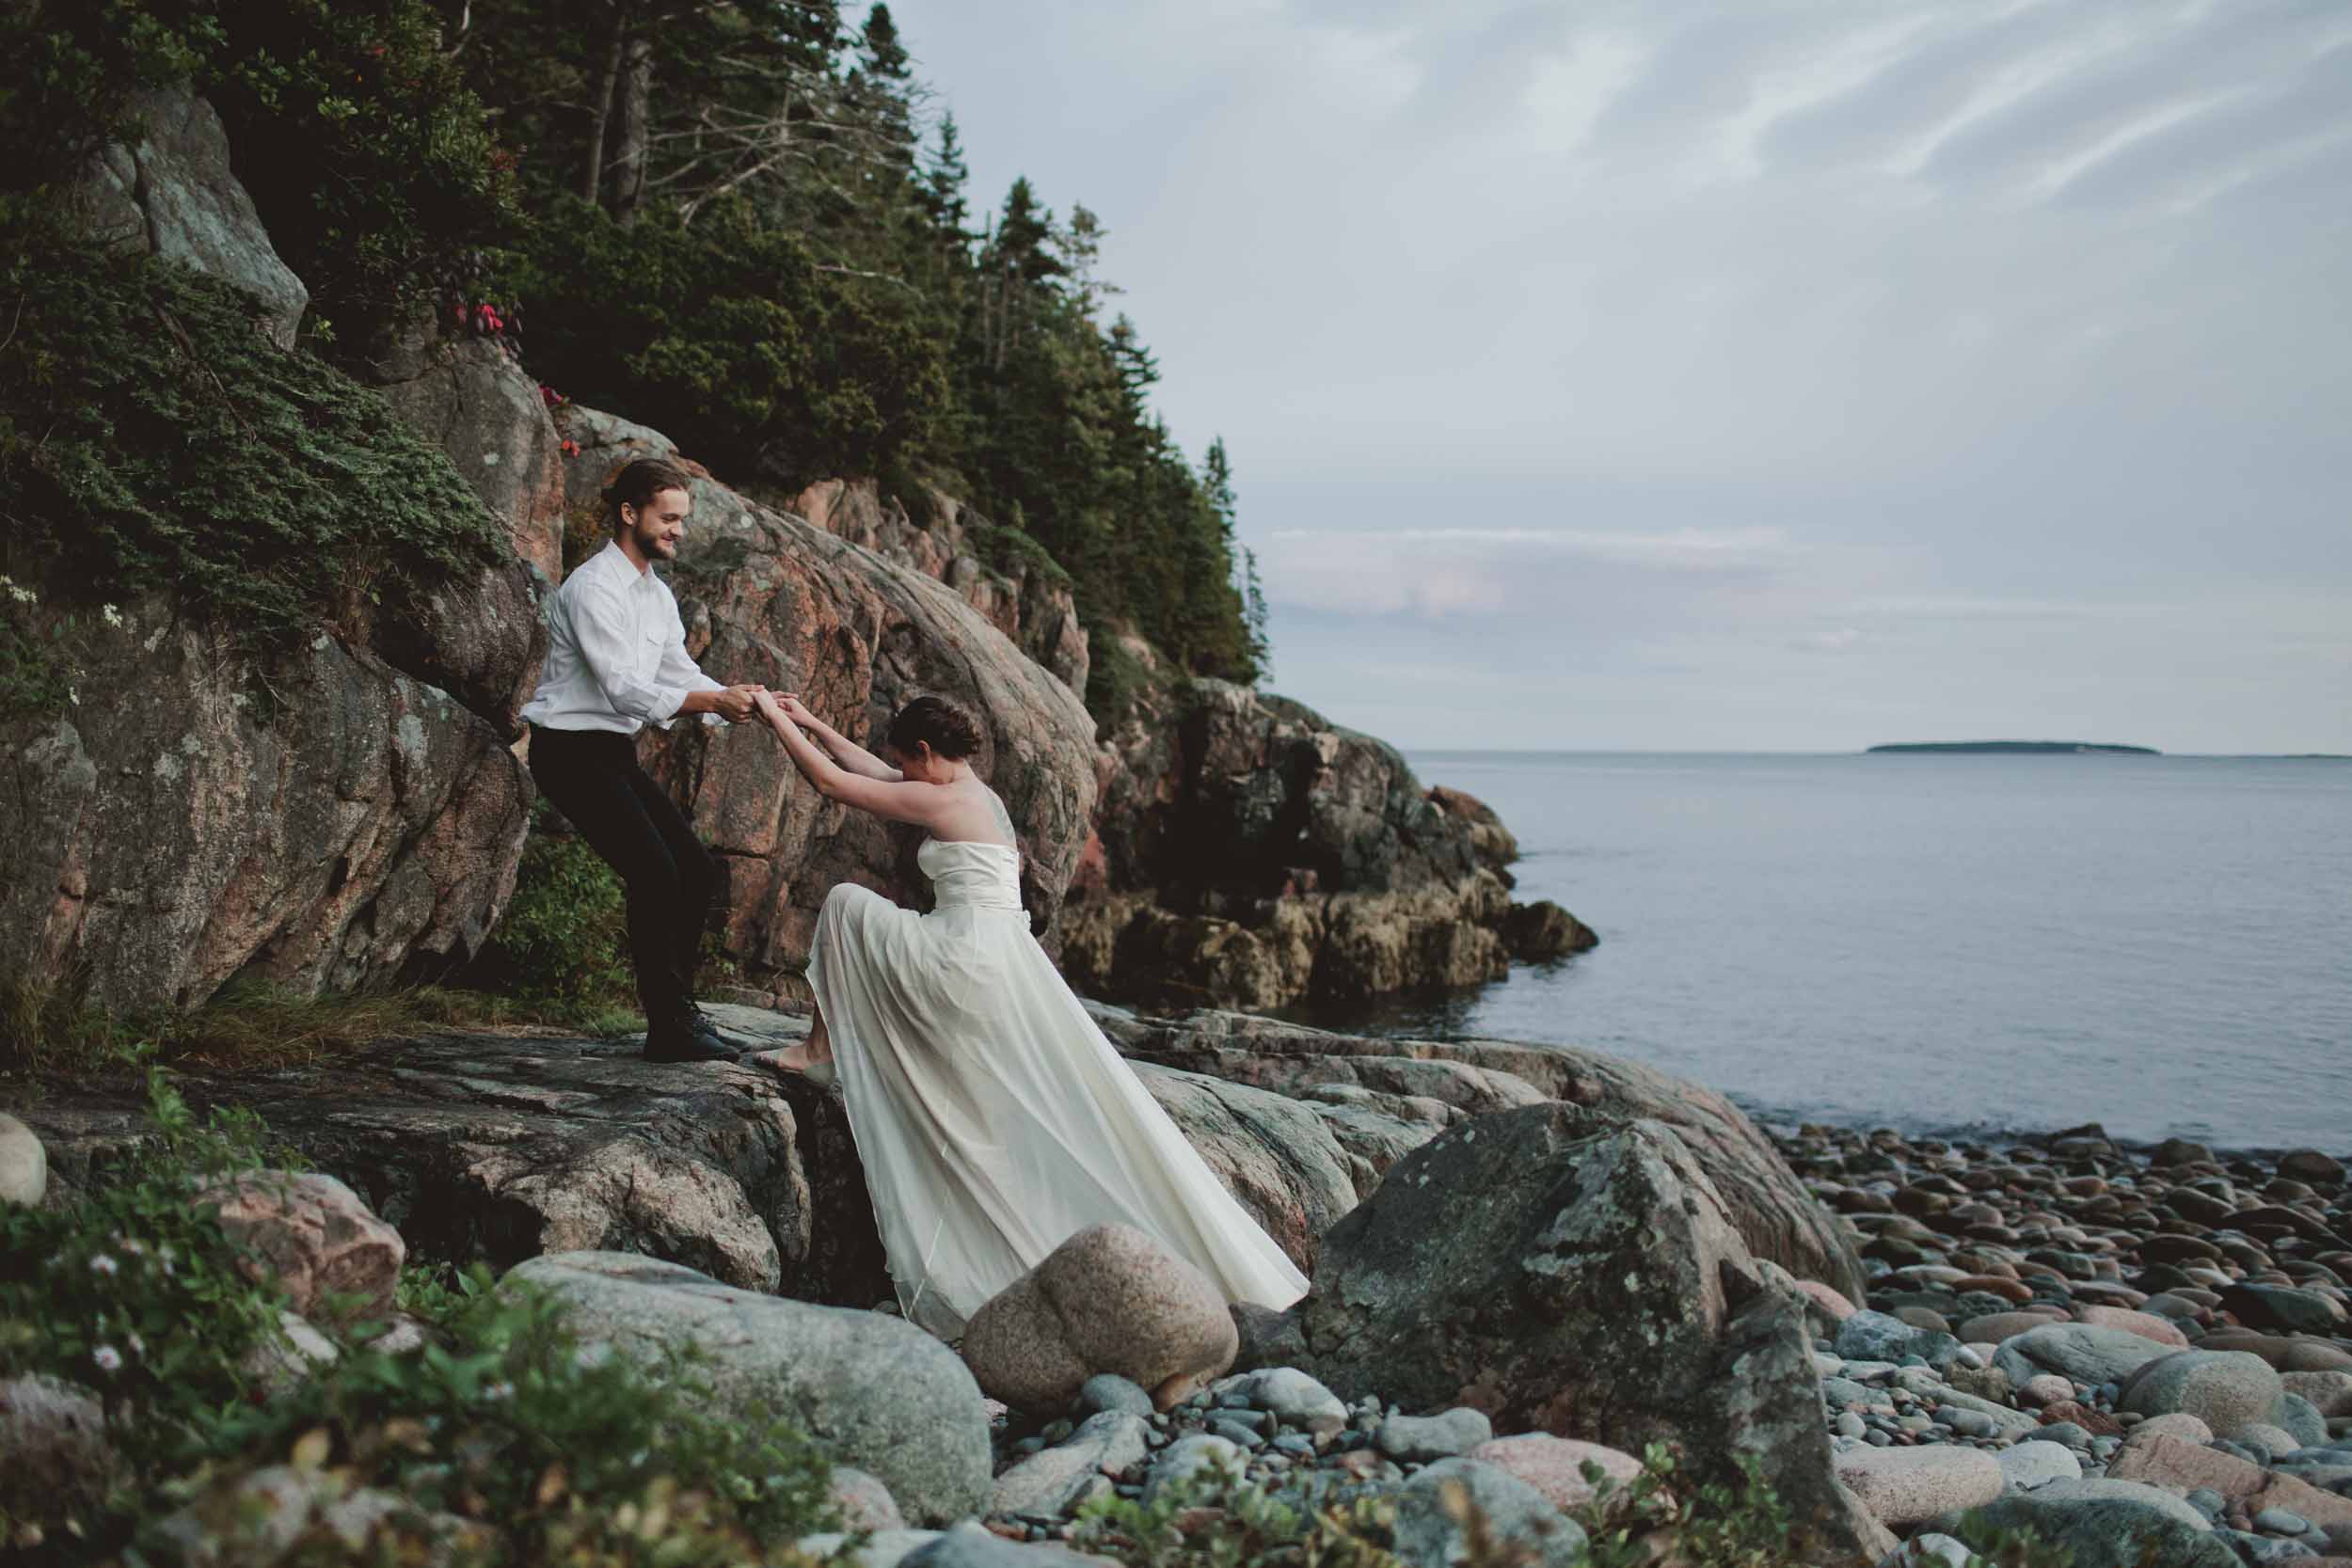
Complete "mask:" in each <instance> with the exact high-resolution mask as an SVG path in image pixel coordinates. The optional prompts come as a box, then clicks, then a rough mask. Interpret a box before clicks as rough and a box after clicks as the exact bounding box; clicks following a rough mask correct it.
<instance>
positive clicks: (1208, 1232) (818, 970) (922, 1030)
mask: <svg viewBox="0 0 2352 1568" xmlns="http://www.w3.org/2000/svg"><path fill="white" fill-rule="evenodd" d="M759 704H760V711H761V712H762V713H763V714H764V715H766V717H767V720H768V721H769V723H770V724H771V725H773V726H774V728H775V732H776V736H777V738H778V739H780V740H782V741H783V742H784V747H785V750H786V751H787V752H790V753H791V756H792V761H793V763H794V764H795V765H796V766H797V767H798V768H800V770H801V771H802V772H803V774H805V775H806V776H807V777H808V780H809V782H810V783H811V784H815V785H816V786H817V788H818V790H819V791H820V792H822V793H823V794H824V795H825V796H826V798H827V799H829V800H839V801H841V802H842V803H844V804H845V805H850V806H854V807H857V808H858V809H859V810H861V811H869V812H872V813H873V814H874V815H876V816H882V817H885V818H887V819H889V820H890V821H893V822H911V823H914V825H915V826H917V827H920V828H922V829H924V830H925V831H926V832H928V833H929V835H930V836H929V837H927V838H926V839H925V840H924V841H923V846H922V848H921V850H920V851H919V852H918V853H917V854H916V856H915V863H916V864H918V865H920V866H921V867H922V869H923V874H924V875H925V876H926V877H928V878H930V882H931V888H932V891H933V893H934V894H935V895H936V908H934V909H933V910H932V911H931V912H930V914H917V913H915V912H914V911H912V910H903V909H900V908H898V906H897V905H896V904H893V903H892V902H890V900H888V899H887V898H884V897H882V895H880V894H878V893H875V892H873V891H872V890H870V889H867V888H863V887H858V886H855V885H853V884H850V883H843V884H842V885H841V886H839V887H836V888H834V890H833V891H832V892H831V893H829V894H827V895H825V905H824V909H823V911H821V912H820V913H819V914H818V917H817V934H816V938H815V940H814V941H813V942H811V944H810V946H809V954H808V980H809V987H810V989H811V990H814V991H815V992H816V994H817V1020H816V1023H815V1025H814V1026H813V1027H812V1028H811V1030H810V1032H809V1037H808V1043H807V1045H806V1046H804V1047H796V1048H795V1049H794V1050H793V1051H791V1052H788V1053H784V1054H782V1055H781V1056H779V1057H771V1058H769V1059H770V1060H771V1061H774V1062H775V1063H776V1065H778V1066H781V1067H783V1068H784V1069H787V1070H788V1071H802V1072H807V1073H808V1074H809V1075H810V1076H811V1077H812V1078H815V1079H817V1080H818V1081H819V1082H827V1081H830V1080H831V1078H832V1076H833V1075H834V1074H836V1073H837V1075H838V1078H839V1082H840V1085H841V1092H842V1098H843V1100H844V1101H846V1102H847V1103H848V1106H849V1112H850V1132H851V1133H852V1134H853V1135H854V1136H855V1137H856V1139H857V1148H858V1156H859V1158H860V1160H861V1161H862V1162H863V1163H864V1164H865V1166H866V1187H867V1189H868V1191H869V1192H870V1193H871V1194H872V1195H873V1200H874V1218H875V1221H876V1223H877V1225H878V1226H879V1227H880V1228H881V1230H882V1246H883V1248H884V1249H885V1250H886V1251H887V1252H888V1254H889V1257H890V1273H891V1277H892V1279H893V1281H894V1282H895V1284H896V1286H897V1289H898V1302H899V1305H900V1307H902V1308H903V1309H904V1310H905V1312H906V1314H907V1316H908V1317H909V1318H910V1319H912V1320H913V1321H914V1322H915V1323H919V1324H921V1325H922V1326H923V1327H925V1328H927V1329H929V1330H930V1331H931V1332H932V1333H933V1334H936V1335H938V1336H940V1337H941V1338H947V1339H952V1338H957V1337H959V1336H960V1335H961V1333H962V1332H963V1324H964V1322H965V1320H966V1319H968V1318H970V1317H971V1315H972V1314H973V1313H974V1312H976V1311H977V1310H978V1309H979V1307H980V1305H981V1304H982V1303H983V1302H985V1301H987V1300H988V1299H989V1298H990V1297H991V1296H993V1295H994V1294H996V1292H997V1291H1001V1290H1003V1289H1004V1288H1005V1287H1006V1286H1008V1285H1009V1284H1011V1283H1012V1282H1013V1281H1014V1280H1016V1279H1018V1278H1020V1277H1021V1275H1024V1274H1026V1273H1027V1272H1028V1271H1029V1270H1030V1269H1032V1268H1034V1267H1035V1266H1036V1265H1037V1264H1038V1263H1039V1262H1040V1261H1041V1259H1043V1258H1044V1257H1045V1255H1046V1254H1047V1253H1049V1252H1051V1251H1053V1250H1054V1248H1055V1247H1057V1246H1058V1245H1060V1244H1061V1243H1063V1242H1064V1241H1066V1240H1068V1239H1069V1238H1070V1236H1071V1235H1073V1233H1075V1232H1076V1231H1079V1230H1082V1229H1084V1228H1085V1227H1088V1226H1092V1225H1103V1224H1107V1223H1111V1222H1118V1223H1121V1224H1125V1225H1131V1226H1134V1227H1136V1229H1138V1230H1142V1231H1144V1232H1146V1233H1148V1234H1150V1235H1152V1236H1155V1237H1157V1238H1159V1240H1161V1241H1162V1242H1164V1243H1167V1244H1168V1246H1170V1247H1171V1248H1173V1249H1174V1250H1175V1251H1176V1252H1177V1253H1178V1255H1180V1256H1182V1257H1184V1258H1185V1259H1190V1260H1191V1261H1192V1262H1193V1263H1194V1264H1195V1265H1196V1266H1198V1267H1199V1268H1200V1270H1201V1271H1202V1272H1203V1273H1205V1274H1206V1275H1208V1276H1209V1277H1210V1278H1211V1279H1212V1280H1215V1281H1216V1284H1217V1286H1218V1287H1219V1288H1220V1289H1221V1290H1222V1291H1224V1292H1225V1295H1226V1297H1227V1299H1229V1300H1231V1301H1236V1302H1242V1301H1248V1302H1257V1303H1260V1304H1262V1305H1264V1306H1269V1307H1287V1306H1288V1305H1290V1304H1291V1303H1292V1302H1294V1301H1295V1300H1297V1299H1298V1297H1299V1296H1300V1295H1302V1294H1303V1293H1305V1291H1306V1289H1307V1280H1306V1277H1305V1276H1304V1275H1301V1274H1300V1273H1299V1272H1298V1271H1297V1269H1295V1268H1294V1267H1293V1266H1292V1265H1291V1261H1290V1259H1288V1258H1287V1257H1285V1256H1284V1255H1283V1253H1282V1249H1281V1248H1280V1247H1279V1246H1277V1245H1276V1244H1275V1243H1274V1241H1273V1240H1272V1238H1270V1237H1268V1236H1267V1235H1266V1233H1265V1232H1264V1231H1263V1230H1261V1229H1260V1228H1259V1227H1258V1226H1257V1223H1256V1222H1255V1221H1253V1220H1252V1219H1250V1217H1249V1216H1248V1213H1247V1212H1244V1211H1243V1209H1242V1207H1241V1205H1240V1204H1238V1203H1236V1202H1235V1201H1234V1200H1233V1197H1232V1194H1230V1193H1228V1192H1227V1191H1226V1190H1225V1186H1224V1184H1223V1183H1222V1182H1220V1181H1219V1180H1217V1179H1216V1174H1215V1173H1214V1172H1213V1171H1211V1170H1210V1169H1209V1167H1208V1165H1207V1164H1205V1163H1204V1162H1203V1161H1202V1160H1201V1158H1200V1155H1199V1154H1198V1153H1196V1152H1194V1150H1193V1148H1192V1146H1191V1145H1190V1144H1189V1143H1187V1142H1186V1141H1185V1140H1184V1134H1183V1133H1182V1132H1178V1131H1177V1130H1176V1124H1175V1123H1174V1122H1172V1121H1170V1120H1169V1119H1168V1114H1167V1113H1166V1112H1164V1111H1162V1110H1161V1109H1160V1107H1159V1104H1158V1102H1157V1101H1154V1100H1153V1099H1152V1094H1151V1091H1150V1090H1148V1089H1146V1088H1145V1087H1144V1086H1143V1085H1142V1083H1141V1082H1140V1081H1139V1080H1137V1078H1136V1075H1135V1073H1134V1072H1133V1071H1132V1070H1131V1069H1129V1068H1128V1066H1127V1064H1126V1063H1125V1062H1123V1061H1121V1060H1120V1057H1119V1053H1117V1052H1115V1051H1113V1050H1112V1049H1111V1047H1110V1043H1109V1042H1108V1041H1107V1040H1105V1039H1104V1037H1103V1032H1102V1031H1101V1030H1100V1029H1097V1028H1096V1027H1095V1026H1094V1021H1093V1020H1092V1019H1090V1018H1089V1017H1088V1016H1087V1011H1086V1008H1085V1007H1084V1006H1082V1005H1081V1004H1080V1003H1079V1001H1078V999H1077V997H1076V996H1074V995H1073V994H1072V992H1071V990H1070V988H1069V987H1068V986H1067V985H1065V984H1064V983H1063V981H1062V977H1061V975H1060V974H1059V973H1057V971H1056V970H1055V968H1054V965H1053V961H1052V960H1051V959H1049V958H1046V956H1045V951H1044V949H1043V948H1041V947H1040V946H1038V944H1037V939H1036V938H1034V937H1032V936H1031V935H1030V934H1029V919H1028V915H1027V913H1026V912H1025V911H1023V909H1022V907H1021V887H1020V874H1021V853H1020V851H1019V849H1017V848H1016V847H1014V845H1013V832H1012V819H1011V817H1010V816H1009V815H1008V814H1007V813H1006V811H1005V805H1004V802H1003V801H1002V800H998V799H997V798H996V793H995V791H993V790H992V789H990V788H989V787H988V785H986V784H982V783H981V782H980V780H979V778H978V777H977V775H975V774H974V773H973V771H972V766H971V763H970V761H969V758H970V757H971V755H972V753H973V752H975V751H977V749H978V747H979V738H980V737H979V728H978V726H977V724H976V723H974V721H972V719H971V718H970V716H968V715H967V714H965V713H964V712H963V711H962V710H961V708H958V707H957V706H955V705H953V704H951V703H948V702H946V701H943V700H942V699H940V698H937V697H917V698H916V699H915V700H914V701H913V702H911V703H909V704H908V705H906V706H905V707H904V708H902V709H901V710H899V713H898V717H897V718H895V719H894V720H892V721H891V723H890V730H889V741H888V744H887V746H886V748H885V750H886V751H888V752H890V753H891V758H892V760H891V761H890V762H884V761H883V760H882V758H880V757H877V756H875V755H873V754H872V753H871V752H866V751H865V750H863V749H861V748H860V747H858V746H856V745H854V744H852V743H851V742H850V741H849V740H847V739H845V738H844V737H843V736H841V735H840V734H839V733H837V732H836V731H834V729H832V728H831V727H830V726H828V725H826V724H825V723H824V722H823V721H821V720H819V719H818V717H817V716H816V715H815V714H813V713H811V712H809V711H808V709H807V708H806V707H805V706H803V705H802V704H801V702H800V700H799V699H798V698H796V697H790V696H786V697H781V698H779V697H776V696H773V695H763V696H762V697H761V698H760V699H759ZM804 732H805V733H804ZM811 736H814V737H815V738H814V739H813V740H812V739H811V738H810V737H811ZM894 764H895V766H894Z"/></svg>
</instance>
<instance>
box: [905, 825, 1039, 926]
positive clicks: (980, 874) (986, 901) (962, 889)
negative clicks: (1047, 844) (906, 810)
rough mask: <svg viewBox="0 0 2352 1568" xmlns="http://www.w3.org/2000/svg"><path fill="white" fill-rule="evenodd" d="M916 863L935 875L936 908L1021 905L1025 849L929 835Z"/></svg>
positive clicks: (1017, 907)
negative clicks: (1022, 851) (1022, 856)
mask: <svg viewBox="0 0 2352 1568" xmlns="http://www.w3.org/2000/svg"><path fill="white" fill-rule="evenodd" d="M914 863H915V864H917V865H919V866H921V867H922V868H923V875H924V876H926V877H929V878H930V879H931V902H932V908H934V909H940V910H1011V911H1019V910H1020V908H1021V851H1020V850H1018V849H1015V848H1013V847H1010V846H1009V845H1004V844H978V843H973V842H970V841H967V840H961V839H946V838H927V839H925V840H924V841H923V847H921V848H920V849H918V850H916V851H915V852H914Z"/></svg>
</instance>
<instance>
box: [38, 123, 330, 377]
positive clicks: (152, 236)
mask: <svg viewBox="0 0 2352 1568" xmlns="http://www.w3.org/2000/svg"><path fill="white" fill-rule="evenodd" d="M133 119H134V120H135V123H136V124H137V125H138V127H139V135H138V137H137V139H136V140H135V141H133V142H130V143H128V144H125V143H119V142H118V143H115V144H112V145H110V146H108V147H106V148H104V149H103V150H101V151H100V153H99V155H98V157H97V159H96V160H95V162H94V163H93V165H92V166H91V168H90V171H89V175H88V177H87V180H86V181H85V182H84V183H83V185H82V186H81V188H80V189H78V190H76V191H75V192H74V193H73V194H72V198H71V199H72V212H73V216H74V218H75V220H76V222H77V223H78V225H79V227H80V228H81V230H82V231H83V232H84V233H85V234H87V235H88V236H89V237H90V238H92V239H96V240H103V241H107V242H110V243H114V244H119V245H123V246H125V247H126V248H128V249H131V250H135V251H144V252H146V253H148V254H150V255H153V256H159V257H161V258H163V259H164V260H165V261H179V262H182V263H184V264H185V265H188V266H192V267H194V268H196V269H197V270H198V271H199V272H205V273H210V274H212V275H214V276H215V277H223V278H226V279H228V280H229V281H230V282H231V283H234V284H236V285H237V286H238V287H239V288H241V289H243V290H245V291H246V293H250V294H252V295H254V296H255V297H256V298H258V299H259V300H261V301H262V305H263V307H264V308H265V309H266V310H267V313H268V322H269V332H270V336H271V337H272V338H274V339H276V340H277V342H278V347H280V348H292V347H293V346H294V332H295V329H296V328H298V327H299V326H300V325H302V312H303V311H304V310H305V309H308V308H309V306H310V290H309V289H307V288H305V287H303V284H302V279H301V278H299V277H295V276H294V272H293V269H291V268H289V267H288V266H287V265H286V263H285V262H284V261H280V260H278V251H277V249H276V247H275V246H273V245H271V244H270V242H269V235H268V234H267V233H265V232H263V231H262V220H261V216H260V214H257V213H256V212H255V211H254V209H253V198H251V197H249V196H247V195H246V189H245V187H244V186H243V185H242V184H240V183H238V182H237V178H236V176H235V175H233V174H231V173H230V169H229V137H228V135H227V133H226V132H224V131H223V130H222V129H221V124H220V117H219V116H218V115H216V114H215V113H214V112H213V106H212V105H211V104H209V103H205V102H204V101H203V100H202V99H200V98H198V97H195V96H193V95H192V94H190V93H188V92H186V91H184V90H173V91H167V92H151V93H148V94H146V95H144V96H143V97H141V98H140V100H139V101H138V103H136V105H135V107H134V109H133Z"/></svg>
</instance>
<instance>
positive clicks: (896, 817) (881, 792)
mask: <svg viewBox="0 0 2352 1568" xmlns="http://www.w3.org/2000/svg"><path fill="white" fill-rule="evenodd" d="M758 701H759V711H760V713H761V714H762V715H763V716H764V717H765V718H766V719H767V721H768V723H769V726H770V727H771V728H772V729H773V730H774V731H775V732H776V738H777V739H778V740H780V741H782V742H784V749H785V752H787V754H788V755H789V756H790V757H791V758H792V765H793V766H794V767H795V768H799V769H800V770H801V772H802V774H803V776H804V777H805V778H806V779H807V780H808V782H809V783H810V784H815V785H816V786H817V793H818V794H819V795H822V796H823V797H824V798H825V799H826V800H838V801H840V802H841V803H842V804H843V805H845V806H855V807H857V809H858V810H860V811H869V812H872V813H873V814H874V815H875V816H881V817H886V818H888V819H889V820H890V821H893V822H912V823H914V825H915V826H916V827H918V828H928V829H931V830H933V831H936V830H937V828H938V826H939V824H938V821H937V818H938V816H939V814H940V813H941V812H943V811H945V810H946V809H948V808H949V807H950V806H951V805H952V804H953V801H952V800H951V799H950V797H949V795H948V792H947V791H946V790H944V789H941V788H938V787H937V786H936V785H933V784H908V783H906V782H904V781H903V780H899V779H897V778H895V777H894V778H893V779H888V780H884V779H869V778H866V777H865V776H864V775H862V774H858V773H852V772H850V770H849V769H848V768H843V767H842V766H841V765H840V764H839V763H837V762H835V761H834V759H833V758H832V757H830V756H828V755H826V754H825V752H824V751H823V750H822V749H821V748H820V747H818V744H817V743H816V742H815V741H813V740H811V739H809V737H808V736H805V735H803V734H802V733H801V728H800V726H799V725H798V724H795V723H794V722H793V721H791V720H789V719H787V718H786V717H785V716H784V709H783V707H782V706H781V705H778V704H777V702H776V700H775V698H774V697H773V696H772V695H771V694H770V693H768V692H765V691H763V692H761V693H760V694H759V699H758Z"/></svg>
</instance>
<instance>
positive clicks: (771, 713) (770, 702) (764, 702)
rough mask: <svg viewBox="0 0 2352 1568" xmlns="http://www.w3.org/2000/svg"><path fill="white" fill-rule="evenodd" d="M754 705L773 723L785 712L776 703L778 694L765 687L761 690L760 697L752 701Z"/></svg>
mask: <svg viewBox="0 0 2352 1568" xmlns="http://www.w3.org/2000/svg"><path fill="white" fill-rule="evenodd" d="M752 705H753V706H754V707H755V708H757V709H759V711H760V713H761V715H762V716H763V717H765V718H766V719H768V720H769V721H771V722H773V721H775V719H776V716H777V715H778V714H779V713H781V712H783V711H784V709H782V708H781V707H780V706H779V705H778V704H777V702H776V694H775V693H774V692H772V691H770V690H768V689H766V688H765V687H763V688H761V689H760V691H759V695H757V696H756V697H754V698H753V699H752Z"/></svg>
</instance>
